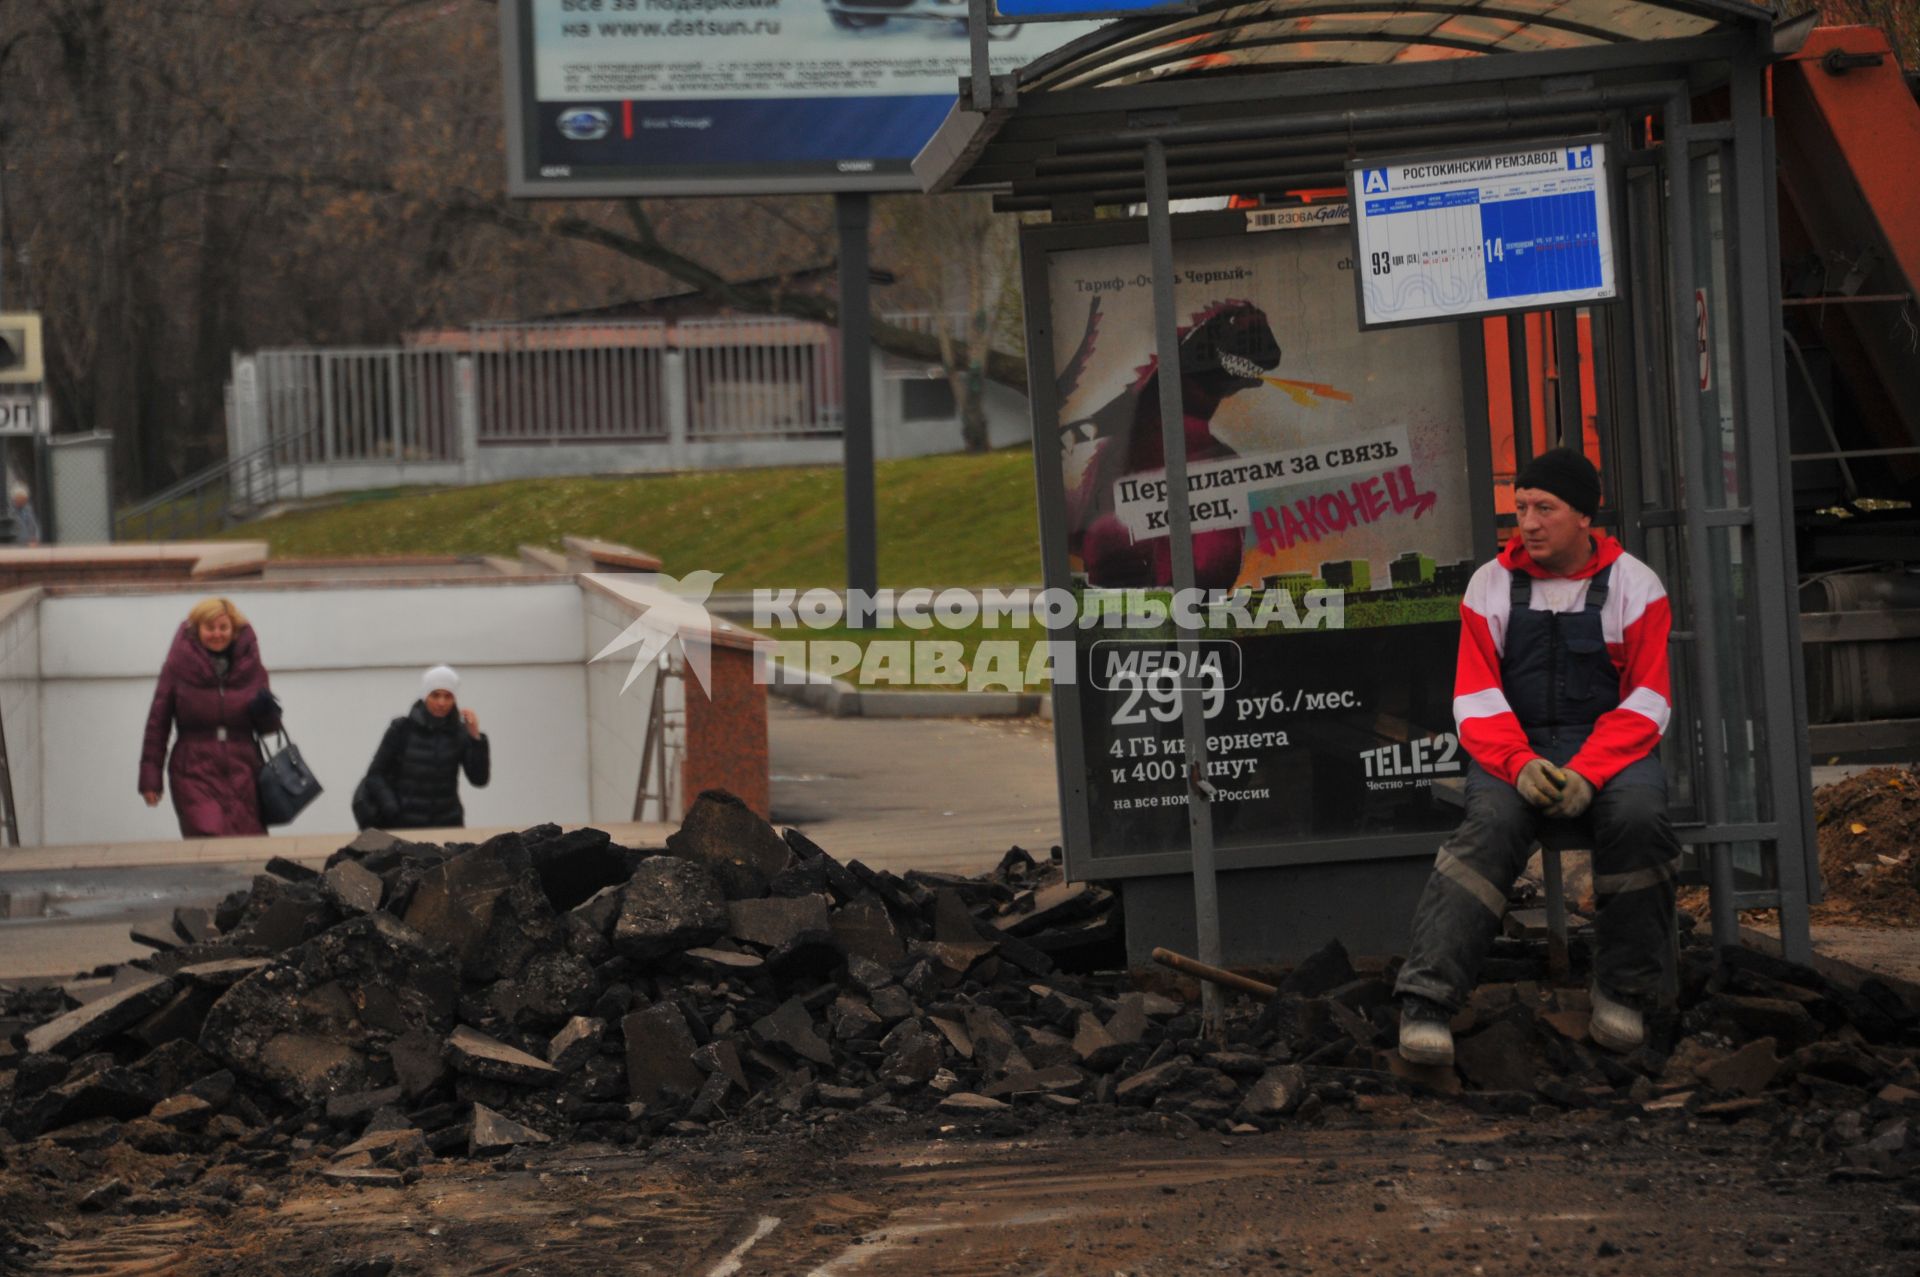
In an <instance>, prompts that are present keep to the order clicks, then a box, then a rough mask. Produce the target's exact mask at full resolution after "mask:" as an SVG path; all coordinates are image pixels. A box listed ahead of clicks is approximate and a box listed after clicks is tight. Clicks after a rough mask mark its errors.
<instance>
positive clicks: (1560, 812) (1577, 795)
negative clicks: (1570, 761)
mask: <svg viewBox="0 0 1920 1277" xmlns="http://www.w3.org/2000/svg"><path fill="white" fill-rule="evenodd" d="M1560 775H1561V777H1562V778H1563V783H1562V784H1561V786H1560V801H1559V802H1557V803H1555V804H1554V805H1553V806H1551V807H1549V808H1547V815H1549V816H1558V817H1560V818H1561V819H1562V820H1572V819H1573V818H1574V817H1576V816H1584V815H1586V813H1587V808H1588V807H1591V806H1592V805H1593V785H1592V783H1591V782H1589V781H1588V780H1587V778H1586V777H1585V776H1582V775H1581V774H1580V773H1579V772H1577V771H1574V770H1573V769H1572V768H1571V767H1564V768H1562V769H1561V770H1560Z"/></svg>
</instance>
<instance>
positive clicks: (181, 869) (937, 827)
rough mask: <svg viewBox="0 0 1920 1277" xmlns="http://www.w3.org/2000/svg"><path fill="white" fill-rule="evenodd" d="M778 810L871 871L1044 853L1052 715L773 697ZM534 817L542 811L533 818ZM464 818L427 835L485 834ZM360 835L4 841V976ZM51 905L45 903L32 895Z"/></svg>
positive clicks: (65, 956)
mask: <svg viewBox="0 0 1920 1277" xmlns="http://www.w3.org/2000/svg"><path fill="white" fill-rule="evenodd" d="M768 728H769V732H770V735H771V745H772V766H773V818H774V823H775V824H778V825H795V826H798V827H799V828H800V829H802V830H803V831H805V832H806V834H807V835H808V836H809V837H811V838H812V839H814V840H815V841H816V842H818V843H819V844H820V845H821V846H823V847H825V848H826V849H827V850H828V851H829V852H831V853H833V855H834V856H836V857H838V858H839V859H841V860H855V859H857V860H862V861H865V862H866V863H867V864H869V865H872V866H873V867H875V868H884V869H892V870H895V871H904V870H907V869H916V868H917V869H929V870H941V871H951V872H961V873H973V872H978V871H980V870H984V869H989V868H991V867H992V866H993V865H994V864H996V863H997V862H998V861H999V859H1000V857H1001V855H1003V854H1004V853H1005V852H1006V850H1007V848H1008V847H1010V846H1013V845H1014V844H1015V843H1018V844H1019V845H1021V846H1023V847H1025V848H1027V849H1028V850H1029V851H1031V852H1033V853H1034V854H1035V855H1036V856H1045V855H1046V854H1047V849H1048V848H1049V847H1051V846H1052V845H1053V844H1054V843H1057V842H1059V841H1060V818H1059V808H1058V805H1057V803H1056V800H1055V797H1054V770H1053V735H1052V725H1051V724H1050V723H1047V722H1045V721H1043V720H1040V719H1020V720H978V721H974V720H954V719H873V718H829V717H827V716H825V715H823V714H819V713H816V712H814V711H812V710H809V709H804V708H802V707H800V706H797V705H793V704H790V703H788V702H785V701H779V700H776V701H773V702H771V703H770V705H769V707H768ZM528 823H530V824H531V823H533V822H531V821H529V822H528ZM600 828H603V829H605V830H606V831H607V832H608V833H610V834H612V835H613V837H614V840H615V841H616V842H619V843H621V844H623V845H625V846H629V847H658V846H660V845H662V844H663V843H664V842H665V841H666V836H667V834H668V833H670V832H672V829H673V826H670V825H660V824H644V825H642V824H602V825H601V826H600ZM496 832H499V831H498V830H491V829H463V830H458V831H447V833H446V834H444V835H436V834H435V833H433V832H432V831H428V830H422V831H418V832H417V833H415V834H414V835H412V836H415V837H419V838H421V839H422V840H423V841H440V840H442V839H443V838H456V839H459V840H461V841H478V840H480V839H483V838H485V837H487V836H489V835H490V834H493V833H496ZM352 837H353V835H352V834H351V833H345V834H299V835H277V836H272V837H266V838H209V839H198V840H193V841H187V840H184V839H174V840H171V841H167V842H149V843H119V844H112V845H103V846H67V847H27V848H21V849H18V850H9V849H0V979H6V978H10V977H11V978H18V977H25V976H53V975H69V974H72V973H73V972H75V971H80V970H85V969H88V968H91V967H94V966H97V965H99V964H101V963H105V962H124V961H125V960H126V959H128V958H131V957H136V956H138V955H139V954H141V953H143V952H146V950H144V949H143V948H142V947H141V946H139V945H136V944H134V943H133V942H132V941H131V940H129V939H128V938H127V930H128V928H129V927H131V926H133V925H134V924H135V923H149V922H158V923H162V924H164V923H165V922H166V920H168V919H170V918H171V917H172V914H173V910H174V909H175V908H176V907H179V906H181V905H196V904H198V905H206V904H212V903H214V902H215V901H217V900H219V899H220V897H222V896H223V895H225V894H226V893H228V892H229V891H232V890H234V889H235V888H238V887H244V886H245V885H246V884H247V882H248V881H249V880H250V879H251V878H252V876H253V875H254V874H256V873H258V872H260V870H261V869H262V868H264V867H265V865H266V862H267V860H268V859H269V858H271V857H273V856H285V857H287V858H288V859H290V860H298V861H303V862H305V863H308V864H313V865H318V864H319V863H320V862H322V861H324V860H325V859H326V858H327V857H328V856H329V855H331V854H332V853H333V852H334V851H335V850H336V849H337V848H339V847H340V846H341V845H343V844H344V843H346V842H348V841H350V840H351V839H352ZM35 893H38V894H40V895H44V896H45V897H47V898H48V899H49V900H51V901H52V902H53V907H54V909H55V911H56V913H57V915H58V916H55V917H47V918H43V917H15V918H12V919H9V918H8V917H7V913H8V906H7V900H6V897H7V895H8V894H11V896H12V899H13V900H14V901H15V902H16V903H15V905H14V912H15V913H21V912H28V911H30V912H33V913H37V912H38V908H37V906H36V905H35V904H34V902H33V901H32V899H31V897H32V896H33V895H34V894H35Z"/></svg>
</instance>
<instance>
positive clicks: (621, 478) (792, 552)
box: [223, 449, 1040, 592]
mask: <svg viewBox="0 0 1920 1277" xmlns="http://www.w3.org/2000/svg"><path fill="white" fill-rule="evenodd" d="M876 469H877V477H876V482H875V488H876V498H877V501H878V519H879V542H880V584H881V585H883V586H893V587H896V588H906V587H908V586H915V585H925V586H942V585H1019V584H1027V583H1037V582H1038V581H1039V580H1040V551H1039V533H1038V530H1037V524H1036V521H1035V515H1034V488H1033V461H1032V457H1031V454H1030V453H1029V452H1028V451H1027V450H1026V449H1014V450H1008V451H1004V452H995V453H988V454H985V455H979V456H949V457H919V458H913V459H909V460H902V461H882V462H880V463H879V464H878V466H877V467H876ZM842 506H843V493H842V477H841V471H840V470H839V469H838V468H831V467H805V468H788V469H777V470H776V469H767V470H727V471H703V472H697V473H686V474H668V475H613V476H606V477H587V478H570V479H523V480H518V481H515V482H512V483H497V484H488V485H486V486H484V487H475V488H414V489H398V490H391V491H384V492H366V493H358V494H355V495H354V496H353V497H351V498H347V499H345V500H343V501H342V502H341V503H339V504H336V505H329V506H327V507H325V508H321V509H313V510H302V511H295V512H292V513H289V514H285V515H281V516H279V517H277V518H272V519H262V520H258V521H255V522H252V523H248V524H245V525H243V526H241V527H237V528H233V529H231V530H229V531H228V532H226V533H224V534H223V535H224V536H226V537H228V538H239V539H243V540H265V541H266V542H268V544H269V545H271V546H272V550H273V555H274V557H276V558H289V557H339V556H354V557H358V556H363V555H381V554H394V555H399V554H500V555H507V556H512V555H513V554H514V553H515V551H516V550H517V549H518V547H519V546H521V545H538V546H545V547H547V548H550V549H557V548H559V545H560V538H561V537H562V536H567V535H575V536H586V537H598V538H600V539H602V540H606V541H616V542H619V543H621V544H624V545H630V546H633V547H635V548H636V549H641V550H646V551H648V552H650V553H653V554H657V555H659V556H660V558H661V559H662V561H663V562H664V563H665V565H666V570H667V571H668V572H670V573H676V574H677V573H681V572H686V571H690V570H692V569H694V568H706V569H708V570H709V571H713V572H719V573H721V574H722V579H721V583H720V586H719V588H720V589H721V590H722V591H728V592H731V591H737V590H746V589H754V588H758V587H762V586H766V587H782V586H793V587H796V588H806V587H811V586H840V585H843V584H844V583H845V581H846V541H845V529H844V528H843V527H842Z"/></svg>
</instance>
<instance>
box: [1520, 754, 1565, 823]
mask: <svg viewBox="0 0 1920 1277" xmlns="http://www.w3.org/2000/svg"><path fill="white" fill-rule="evenodd" d="M1557 770H1558V769H1557V768H1555V767H1554V765H1553V764H1552V763H1550V762H1548V761H1547V760H1546V759H1544V758H1536V759H1534V760H1533V761H1532V762H1530V763H1528V764H1527V765H1526V766H1525V767H1522V768H1521V769H1520V774H1519V776H1517V777H1515V778H1514V782H1513V787H1514V788H1515V789H1517V790H1519V791H1520V796H1521V797H1522V798H1524V799H1526V800H1527V803H1528V804H1529V805H1530V806H1533V807H1538V808H1539V809H1540V810H1542V811H1545V810H1546V809H1547V808H1549V807H1551V806H1553V804H1555V803H1557V802H1559V801H1560V785H1559V782H1558V781H1556V780H1555V779H1554V774H1555V772H1556V771H1557Z"/></svg>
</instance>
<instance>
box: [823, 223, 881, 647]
mask: <svg viewBox="0 0 1920 1277" xmlns="http://www.w3.org/2000/svg"><path fill="white" fill-rule="evenodd" d="M870 203H871V200H870V197H869V196H868V195H867V194H866V193H865V192H864V191H842V192H840V193H839V194H837V195H835V196H834V197H833V221H834V226H835V228H836V229H837V230H838V231H839V234H840V402H841V424H840V428H841V445H842V448H843V450H844V451H843V456H844V458H845V466H846V522H847V591H848V593H849V594H852V593H853V592H854V591H856V590H859V591H864V592H865V594H866V596H867V597H869V598H871V597H872V596H873V594H874V592H875V591H876V590H878V589H879V586H880V580H879V577H880V563H879V557H880V556H879V549H878V533H877V531H876V529H875V520H874V495H873V378H872V371H871V370H872V365H873V332H872V329H873V324H872V319H871V311H870V308H869V304H868V298H867V275H868V266H867V223H868V218H869V212H870V209H869V206H870ZM847 616H848V618H849V624H852V625H855V626H858V625H859V624H860V623H861V619H862V616H863V612H862V611H861V610H858V609H856V608H854V607H853V606H852V603H851V600H849V605H848V608H847Z"/></svg>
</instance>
